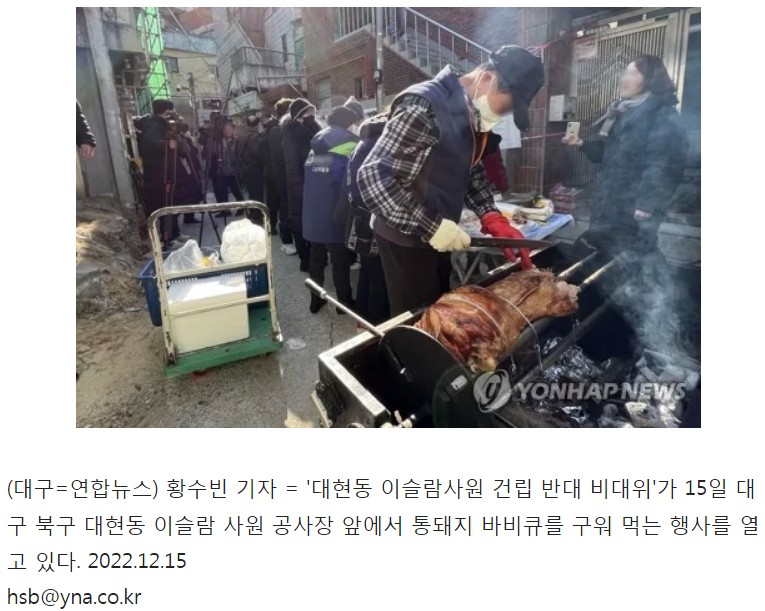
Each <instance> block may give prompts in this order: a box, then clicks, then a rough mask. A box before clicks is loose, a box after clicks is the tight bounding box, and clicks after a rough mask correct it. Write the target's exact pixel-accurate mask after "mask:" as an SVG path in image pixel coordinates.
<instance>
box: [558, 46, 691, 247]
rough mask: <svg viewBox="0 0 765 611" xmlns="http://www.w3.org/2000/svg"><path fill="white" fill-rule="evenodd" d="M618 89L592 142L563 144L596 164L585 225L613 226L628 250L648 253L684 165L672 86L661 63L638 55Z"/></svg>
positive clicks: (570, 139) (682, 136)
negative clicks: (624, 237)
mask: <svg viewBox="0 0 765 611" xmlns="http://www.w3.org/2000/svg"><path fill="white" fill-rule="evenodd" d="M619 90H620V96H621V97H620V99H619V100H617V101H615V102H613V103H612V104H611V105H610V106H609V107H608V110H607V111H606V113H605V114H604V115H603V117H601V118H600V119H599V120H598V121H597V122H596V123H595V125H594V127H595V128H596V129H597V130H598V131H597V134H596V136H595V137H594V138H593V139H591V140H588V141H582V140H581V139H578V138H573V137H566V138H564V139H563V141H564V143H565V144H568V145H569V146H574V147H579V149H580V150H581V151H582V152H583V153H584V154H585V155H586V156H587V158H588V159H590V161H593V162H594V163H597V164H600V170H599V172H598V177H597V182H596V188H595V197H594V200H593V208H592V213H591V217H590V226H591V227H593V228H598V227H613V228H615V229H616V232H617V233H619V234H620V235H628V236H631V238H630V241H631V244H630V246H631V247H633V248H637V249H642V250H653V249H655V247H656V234H657V232H658V229H659V225H660V224H661V221H662V220H663V219H664V217H665V215H666V211H667V207H668V205H669V203H670V200H671V199H672V196H673V195H674V193H675V189H676V188H677V185H678V184H679V183H680V181H681V179H682V175H683V168H684V163H685V153H686V148H687V142H686V138H685V134H684V132H683V130H682V128H681V127H680V125H679V123H678V121H677V119H678V113H677V110H675V106H676V105H677V103H678V100H677V96H676V95H675V91H676V87H675V85H674V83H673V82H672V79H671V78H670V77H669V74H668V73H667V69H666V67H665V66H664V63H663V62H662V60H661V59H660V58H658V57H656V56H654V55H642V56H640V57H638V58H637V59H635V60H634V61H633V62H631V63H630V64H629V66H627V68H626V70H625V71H624V73H623V74H622V77H621V80H620V82H619ZM632 237H634V238H635V239H634V241H633V240H632Z"/></svg>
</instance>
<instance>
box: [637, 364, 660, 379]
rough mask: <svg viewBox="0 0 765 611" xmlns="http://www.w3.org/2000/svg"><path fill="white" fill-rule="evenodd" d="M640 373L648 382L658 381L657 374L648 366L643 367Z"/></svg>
mask: <svg viewBox="0 0 765 611" xmlns="http://www.w3.org/2000/svg"><path fill="white" fill-rule="evenodd" d="M640 374H641V375H642V376H643V377H644V378H645V379H646V380H647V381H648V382H658V380H659V376H657V375H656V374H655V373H654V372H653V371H651V370H650V369H649V368H648V367H643V368H642V369H641V370H640Z"/></svg>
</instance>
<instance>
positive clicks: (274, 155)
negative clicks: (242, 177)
mask: <svg viewBox="0 0 765 611" xmlns="http://www.w3.org/2000/svg"><path fill="white" fill-rule="evenodd" d="M285 116H287V115H285ZM283 135H284V134H283V133H282V124H281V122H277V123H276V125H273V126H272V127H271V128H270V129H269V130H268V153H269V155H270V156H271V170H272V172H273V174H272V175H271V176H272V178H273V179H274V181H275V182H276V184H277V188H278V189H279V195H280V197H282V202H285V203H286V201H287V166H286V165H285V163H284V146H283V141H284V138H283Z"/></svg>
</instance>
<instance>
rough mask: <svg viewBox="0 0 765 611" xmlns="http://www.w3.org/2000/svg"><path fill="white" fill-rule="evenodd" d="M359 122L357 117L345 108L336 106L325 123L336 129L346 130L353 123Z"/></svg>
mask: <svg viewBox="0 0 765 611" xmlns="http://www.w3.org/2000/svg"><path fill="white" fill-rule="evenodd" d="M359 121H360V119H359V117H358V115H357V114H356V113H355V112H354V111H353V110H351V109H350V108H348V107H347V106H336V107H335V108H333V109H332V110H331V111H330V112H329V115H328V116H327V123H329V125H333V126H336V127H342V128H343V129H348V128H349V127H350V126H351V125H353V124H354V123H358V122H359Z"/></svg>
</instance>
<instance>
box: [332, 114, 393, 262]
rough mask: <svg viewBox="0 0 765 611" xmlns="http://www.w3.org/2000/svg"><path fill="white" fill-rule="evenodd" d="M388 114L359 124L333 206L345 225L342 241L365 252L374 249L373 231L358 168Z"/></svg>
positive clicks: (369, 253) (375, 251)
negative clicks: (334, 205)
mask: <svg viewBox="0 0 765 611" xmlns="http://www.w3.org/2000/svg"><path fill="white" fill-rule="evenodd" d="M386 122H387V115H378V116H376V117H372V118H371V119H368V120H367V121H365V122H364V123H362V125H361V129H360V130H359V137H360V138H361V139H360V141H359V143H358V144H357V145H356V149H355V150H354V151H353V153H352V154H351V157H350V159H349V160H348V168H347V171H346V179H345V182H344V183H343V188H342V190H341V193H340V200H339V203H338V206H337V208H336V209H335V222H336V223H341V224H343V225H345V244H346V246H347V247H348V248H350V249H351V250H353V251H355V252H357V253H358V254H361V255H364V256H372V255H375V254H376V253H377V244H376V242H375V238H374V231H373V230H372V228H371V226H370V220H371V216H372V215H371V213H370V212H369V210H368V208H367V206H366V204H365V203H364V199H363V198H362V197H361V191H360V190H359V185H358V181H357V180H356V177H357V175H358V171H359V168H360V167H361V164H362V163H364V160H365V159H366V158H367V156H368V155H369V153H370V152H371V150H372V149H373V148H374V146H375V144H376V143H377V141H378V140H379V138H380V136H381V135H382V133H383V130H384V129H385V124H386Z"/></svg>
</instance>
